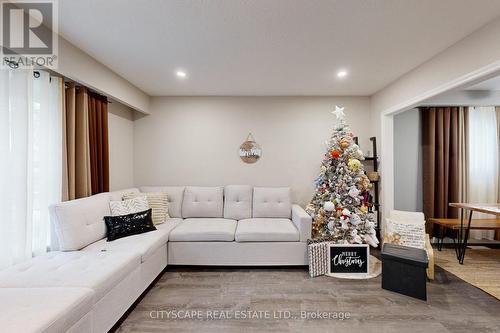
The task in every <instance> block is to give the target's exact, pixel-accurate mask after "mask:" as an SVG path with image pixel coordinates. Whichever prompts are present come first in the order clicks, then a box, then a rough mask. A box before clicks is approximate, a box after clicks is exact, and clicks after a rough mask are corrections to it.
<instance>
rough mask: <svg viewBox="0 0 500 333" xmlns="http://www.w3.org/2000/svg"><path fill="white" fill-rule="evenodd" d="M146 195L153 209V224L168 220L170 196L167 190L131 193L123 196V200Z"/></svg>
mask: <svg viewBox="0 0 500 333" xmlns="http://www.w3.org/2000/svg"><path fill="white" fill-rule="evenodd" d="M137 197H145V198H146V200H147V202H148V205H149V208H151V209H152V218H153V224H155V225H156V224H161V223H163V222H165V221H166V220H167V218H169V217H170V216H169V215H168V196H167V193H165V192H147V193H129V194H125V195H124V196H123V200H128V199H133V198H137Z"/></svg>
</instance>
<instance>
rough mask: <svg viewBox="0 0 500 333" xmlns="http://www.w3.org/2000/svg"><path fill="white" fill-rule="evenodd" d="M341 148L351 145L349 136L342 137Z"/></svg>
mask: <svg viewBox="0 0 500 333" xmlns="http://www.w3.org/2000/svg"><path fill="white" fill-rule="evenodd" d="M339 145H340V148H342V149H346V148H347V147H349V139H348V138H342V139H341V140H340V142H339Z"/></svg>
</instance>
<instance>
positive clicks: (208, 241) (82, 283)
mask: <svg viewBox="0 0 500 333" xmlns="http://www.w3.org/2000/svg"><path fill="white" fill-rule="evenodd" d="M155 191H164V192H166V193H167V194H168V199H169V214H170V218H169V219H167V221H166V222H165V223H163V224H159V225H157V230H155V231H151V232H148V233H144V234H140V235H134V236H130V237H126V238H121V239H118V240H115V241H112V242H107V241H106V239H105V236H106V227H105V224H104V221H103V217H104V216H107V215H110V208H109V202H110V201H116V200H121V198H122V197H123V195H125V194H127V193H140V192H155ZM50 211H51V218H52V226H53V231H54V236H53V237H52V239H53V245H52V248H53V249H57V251H53V252H49V253H47V254H46V255H43V256H39V257H35V258H33V259H31V260H28V261H26V262H23V263H20V264H17V265H14V266H11V267H8V268H6V269H4V270H2V271H0V325H2V326H1V327H2V329H4V328H11V329H15V331H16V332H62V331H64V332H106V331H108V330H109V329H111V328H112V327H113V325H114V324H115V323H116V322H117V321H118V320H119V319H120V317H121V316H122V315H123V314H124V313H125V312H126V310H127V309H128V308H129V307H130V306H131V305H132V304H133V303H134V302H135V301H136V300H137V298H138V297H139V296H140V295H141V294H142V293H143V292H144V291H145V290H146V289H147V287H148V286H149V285H150V284H151V283H152V282H153V281H154V280H155V278H156V277H157V276H158V275H159V274H160V273H161V272H162V271H163V270H164V269H165V267H166V266H167V264H169V265H232V266H233V265H238V266H253V265H259V266H263V265H307V257H306V240H307V239H308V238H310V232H311V218H310V216H309V215H308V214H307V213H306V212H305V211H304V210H303V209H302V208H301V207H300V206H298V205H292V204H291V200H290V189H289V188H264V187H255V188H253V187H251V186H246V185H230V186H226V187H191V186H187V187H183V186H175V187H172V186H166V187H149V186H148V187H141V188H132V189H126V190H122V191H116V192H110V193H101V194H97V195H94V196H91V197H88V198H84V199H78V200H73V201H68V202H63V203H60V204H57V205H54V206H52V207H51V208H50ZM35 314H36V315H35Z"/></svg>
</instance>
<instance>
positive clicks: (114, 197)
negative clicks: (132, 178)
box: [108, 187, 140, 201]
mask: <svg viewBox="0 0 500 333" xmlns="http://www.w3.org/2000/svg"><path fill="white" fill-rule="evenodd" d="M130 193H140V191H139V189H138V188H135V187H131V188H127V189H124V190H119V191H113V192H109V193H108V194H109V200H110V201H120V200H122V198H123V196H124V195H126V194H130Z"/></svg>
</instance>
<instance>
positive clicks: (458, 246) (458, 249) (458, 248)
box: [455, 208, 464, 262]
mask: <svg viewBox="0 0 500 333" xmlns="http://www.w3.org/2000/svg"><path fill="white" fill-rule="evenodd" d="M463 229H464V209H463V208H460V229H458V232H457V233H458V235H457V243H456V244H455V254H456V256H457V260H458V261H459V262H460V258H461V255H462V235H463Z"/></svg>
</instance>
